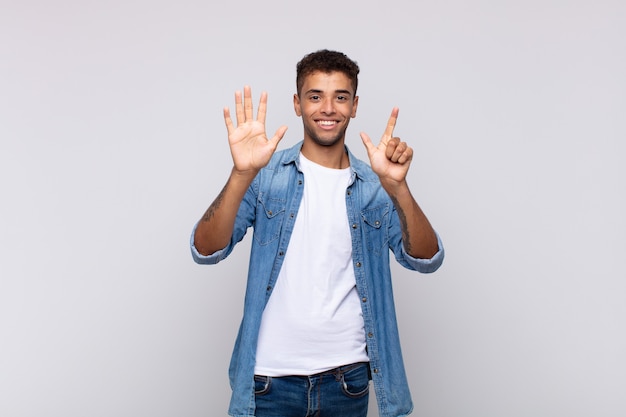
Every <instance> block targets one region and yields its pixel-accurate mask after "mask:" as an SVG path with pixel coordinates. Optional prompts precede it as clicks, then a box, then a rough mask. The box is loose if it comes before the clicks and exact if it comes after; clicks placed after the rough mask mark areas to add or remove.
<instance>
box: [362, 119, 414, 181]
mask: <svg viewBox="0 0 626 417" xmlns="http://www.w3.org/2000/svg"><path fill="white" fill-rule="evenodd" d="M398 112H399V109H398V108H397V107H394V108H393V110H392V111H391V116H389V120H388V121H387V127H386V128H385V132H384V133H383V136H382V138H381V139H380V143H379V144H378V146H375V145H374V144H373V143H372V140H371V139H370V137H369V136H368V135H367V134H366V133H364V132H362V133H361V140H363V144H364V145H365V148H366V149H367V155H368V156H369V159H370V165H371V167H372V170H373V171H374V172H375V173H376V174H377V175H378V177H379V178H380V179H381V182H383V185H385V183H387V184H389V182H391V183H394V184H399V183H402V182H403V181H404V180H405V179H406V175H407V172H408V171H409V166H410V165H411V160H412V159H413V149H412V148H410V147H409V146H408V145H407V144H406V142H402V141H400V138H397V137H394V136H393V130H394V128H395V127H396V121H397V120H398Z"/></svg>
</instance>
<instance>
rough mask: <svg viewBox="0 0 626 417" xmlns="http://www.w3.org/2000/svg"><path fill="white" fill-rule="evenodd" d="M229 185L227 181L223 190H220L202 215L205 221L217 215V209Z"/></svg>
mask: <svg viewBox="0 0 626 417" xmlns="http://www.w3.org/2000/svg"><path fill="white" fill-rule="evenodd" d="M227 186H228V183H226V185H225V186H224V188H222V191H220V193H219V194H218V195H217V197H216V198H215V200H214V201H213V202H212V203H211V205H210V206H209V208H208V209H207V211H206V212H205V213H204V215H203V216H202V221H203V222H208V221H210V220H211V219H212V218H213V216H214V215H215V210H217V209H218V208H219V207H220V205H221V204H222V200H223V199H224V193H225V192H226V187H227Z"/></svg>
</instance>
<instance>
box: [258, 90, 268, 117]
mask: <svg viewBox="0 0 626 417" xmlns="http://www.w3.org/2000/svg"><path fill="white" fill-rule="evenodd" d="M266 114H267V93H266V92H265V91H263V92H262V93H261V99H260V100H259V112H258V114H257V116H256V119H257V120H258V121H259V122H261V123H263V124H265V116H266Z"/></svg>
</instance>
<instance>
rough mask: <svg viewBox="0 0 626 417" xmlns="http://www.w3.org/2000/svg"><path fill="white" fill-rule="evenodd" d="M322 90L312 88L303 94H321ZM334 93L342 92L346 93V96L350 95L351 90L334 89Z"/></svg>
mask: <svg viewBox="0 0 626 417" xmlns="http://www.w3.org/2000/svg"><path fill="white" fill-rule="evenodd" d="M323 93H324V92H323V91H322V90H316V89H314V88H312V89H310V90H308V91H306V92H305V93H304V94H323ZM334 93H335V94H343V95H348V96H352V91H350V90H335V91H334Z"/></svg>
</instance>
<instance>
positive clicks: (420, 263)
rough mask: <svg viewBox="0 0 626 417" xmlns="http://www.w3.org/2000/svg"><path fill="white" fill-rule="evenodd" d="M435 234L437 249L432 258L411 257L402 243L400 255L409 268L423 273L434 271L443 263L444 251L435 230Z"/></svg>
mask: <svg viewBox="0 0 626 417" xmlns="http://www.w3.org/2000/svg"><path fill="white" fill-rule="evenodd" d="M435 235H436V236H437V246H438V247H439V250H438V251H437V253H435V254H434V255H433V257H432V258H429V259H422V258H414V257H412V256H411V255H409V254H408V253H407V252H406V250H404V245H402V257H403V259H404V261H406V263H407V264H408V265H409V266H410V268H411V269H415V270H416V271H418V272H422V273H425V274H428V273H431V272H435V271H436V270H437V269H439V267H440V266H441V264H442V263H443V258H444V255H445V251H444V249H443V243H442V242H441V237H439V234H438V233H437V232H435Z"/></svg>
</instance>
